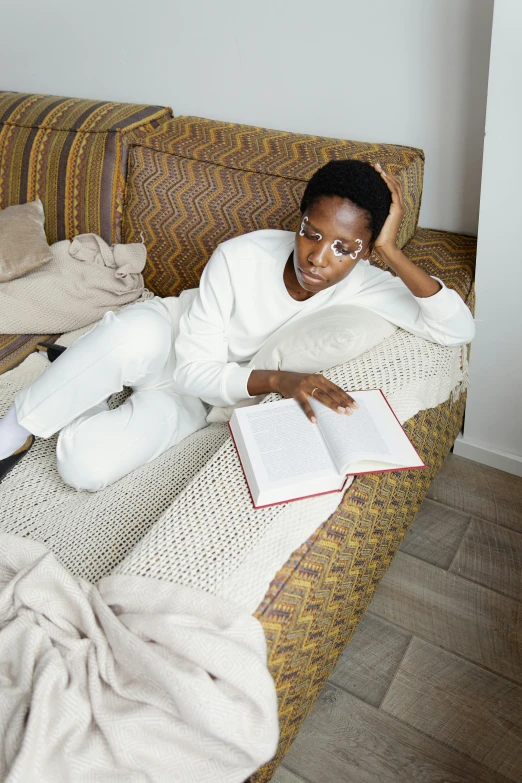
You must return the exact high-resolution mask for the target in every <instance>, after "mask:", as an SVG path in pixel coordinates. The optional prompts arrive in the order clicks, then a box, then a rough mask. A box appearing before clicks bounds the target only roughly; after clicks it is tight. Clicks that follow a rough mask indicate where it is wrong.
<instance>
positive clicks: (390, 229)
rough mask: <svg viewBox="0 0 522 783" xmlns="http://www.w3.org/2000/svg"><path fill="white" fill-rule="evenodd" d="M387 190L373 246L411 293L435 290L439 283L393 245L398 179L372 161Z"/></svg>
mask: <svg viewBox="0 0 522 783" xmlns="http://www.w3.org/2000/svg"><path fill="white" fill-rule="evenodd" d="M374 168H375V170H376V171H378V172H379V174H380V175H381V177H382V178H383V180H384V181H385V182H386V184H387V186H388V189H389V191H390V193H391V197H392V203H391V207H390V214H389V215H388V217H387V219H386V222H385V224H384V226H383V227H382V230H381V233H380V234H379V236H378V237H377V239H376V240H375V244H374V246H373V249H374V250H375V252H376V253H377V255H378V256H379V258H380V259H381V261H384V263H385V264H387V266H389V267H390V269H392V270H393V271H394V272H395V274H396V275H397V276H398V277H400V279H401V280H402V282H403V283H404V284H405V285H407V286H408V288H409V289H410V291H411V292H412V294H413V295H414V296H418V297H428V296H433V294H436V293H438V292H439V291H440V290H441V288H442V286H441V285H440V283H438V282H437V280H435V279H434V278H433V277H431V276H430V275H429V274H428V273H427V272H425V271H424V269H421V268H420V267H419V266H416V265H415V264H413V263H412V262H411V261H410V259H409V258H408V257H407V256H406V255H405V254H404V253H403V252H402V250H401V249H400V248H399V247H397V235H398V233H399V229H400V227H401V223H402V221H403V218H404V212H405V209H404V199H403V196H402V187H401V183H400V182H399V180H398V179H397V178H396V177H394V176H393V175H392V174H387V173H386V172H385V171H384V169H383V168H382V166H381V164H380V163H376V164H375V165H374Z"/></svg>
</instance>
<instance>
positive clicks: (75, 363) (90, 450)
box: [15, 299, 206, 492]
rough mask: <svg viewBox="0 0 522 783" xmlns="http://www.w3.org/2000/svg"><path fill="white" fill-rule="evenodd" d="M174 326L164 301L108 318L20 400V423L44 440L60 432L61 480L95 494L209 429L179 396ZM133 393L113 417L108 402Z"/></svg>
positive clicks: (200, 408) (196, 408)
mask: <svg viewBox="0 0 522 783" xmlns="http://www.w3.org/2000/svg"><path fill="white" fill-rule="evenodd" d="M176 330H177V324H174V323H173V320H172V319H171V318H170V317H169V312H168V310H167V308H166V307H164V306H163V305H162V304H161V300H159V299H153V300H149V301H146V302H140V303H139V304H135V305H130V306H128V307H125V308H123V309H122V310H120V311H119V312H118V313H113V312H109V313H106V315H105V316H104V318H103V320H102V321H100V323H99V324H97V325H96V326H95V327H94V329H92V330H91V331H90V332H88V333H87V334H85V335H83V336H82V337H80V338H79V339H78V340H77V341H76V342H75V343H73V344H72V345H71V346H70V347H69V348H68V349H67V351H65V353H63V354H62V355H61V356H60V357H59V358H58V359H56V360H55V361H54V362H53V364H51V365H50V366H49V367H48V368H47V369H46V370H45V371H44V372H43V373H42V375H40V376H39V377H38V378H37V379H36V380H35V381H34V382H33V383H32V384H31V385H30V386H28V387H27V388H26V389H23V390H22V391H21V392H19V393H18V394H17V396H16V399H15V405H16V413H17V418H18V421H19V423H20V424H21V425H22V426H23V427H26V429H28V430H29V431H30V432H32V433H33V434H34V435H38V436H40V437H42V438H47V437H49V436H51V435H53V434H54V433H56V432H58V431H59V432H60V434H59V436H58V443H57V448H56V455H57V468H58V472H59V473H60V476H61V477H62V479H63V480H64V481H65V483H66V484H69V485H70V486H71V487H74V488H75V489H87V490H90V491H91V492H95V491H97V490H99V489H103V488H104V487H106V486H107V485H108V484H112V483H113V482H114V481H117V480H118V479H120V478H121V477H122V476H125V475H126V474H127V473H130V472H131V471H132V470H135V469H136V468H137V467H139V466H140V465H144V464H145V463H147V462H150V461H151V460H153V459H155V458H156V457H158V456H159V455H160V454H162V453H163V452H164V451H166V449H169V448H170V447H171V446H174V445H175V444H176V443H179V441H181V440H183V438H186V437H187V436H188V435H190V434H191V433H192V432H195V431H196V430H198V429H201V427H204V426H205V425H206V410H205V407H204V405H203V403H202V402H201V400H199V399H198V398H196V397H187V396H182V395H180V394H178V393H176V392H175V391H174V388H173V382H172V370H173V366H174V364H173V363H174V361H175V357H174V350H173V344H174V338H175V336H176ZM124 386H128V387H131V388H132V389H133V393H132V394H131V396H130V397H129V398H128V399H127V400H126V401H125V402H124V403H123V404H122V405H120V406H119V407H118V408H115V409H114V410H109V406H108V404H107V398H108V397H109V396H110V395H111V394H114V393H115V392H118V391H121V390H122V388H123V387H124Z"/></svg>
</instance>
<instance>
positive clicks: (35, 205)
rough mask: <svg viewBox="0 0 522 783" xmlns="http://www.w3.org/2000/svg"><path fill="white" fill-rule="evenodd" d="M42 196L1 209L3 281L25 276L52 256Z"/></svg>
mask: <svg viewBox="0 0 522 783" xmlns="http://www.w3.org/2000/svg"><path fill="white" fill-rule="evenodd" d="M44 222H45V217H44V210H43V205H42V202H41V201H40V199H36V201H30V202H29V203H28V204H20V205H17V206H14V207H6V208H5V209H2V210H0V283H3V282H5V281H6V280H13V279H14V278H15V277H21V276H22V275H25V274H26V273H27V272H31V270H33V269H37V268H38V267H39V266H42V265H43V264H47V262H48V261H50V260H51V259H52V257H53V256H52V253H51V249H50V247H49V245H48V244H47V239H46V237H45V231H44Z"/></svg>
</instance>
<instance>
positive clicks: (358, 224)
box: [294, 196, 371, 294]
mask: <svg viewBox="0 0 522 783" xmlns="http://www.w3.org/2000/svg"><path fill="white" fill-rule="evenodd" d="M370 240H371V232H370V229H369V228H368V219H367V216H366V213H365V212H364V211H363V210H361V209H360V208H359V207H356V206H355V205H354V204H352V202H351V201H349V200H348V199H345V198H341V197H340V196H323V197H322V198H321V199H319V201H316V202H315V203H314V204H312V206H311V207H310V208H309V209H307V210H306V212H304V213H303V215H301V222H300V223H299V227H298V229H297V232H296V241H295V251H294V269H295V274H296V277H297V280H298V282H299V285H300V286H301V287H302V288H304V289H305V290H306V291H310V292H311V293H314V294H316V293H317V292H318V291H322V290H323V289H324V288H329V287H330V286H332V285H335V284H336V283H339V282H340V281H341V280H342V279H343V278H345V277H346V276H347V275H349V274H350V272H351V271H352V269H353V268H354V266H355V265H356V264H357V262H358V261H359V259H361V258H367V257H368V255H369V253H370V250H371V248H370Z"/></svg>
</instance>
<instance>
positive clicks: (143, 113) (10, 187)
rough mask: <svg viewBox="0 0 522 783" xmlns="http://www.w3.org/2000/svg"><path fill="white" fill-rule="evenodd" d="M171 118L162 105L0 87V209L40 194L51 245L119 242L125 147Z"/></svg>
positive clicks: (21, 202) (125, 162)
mask: <svg viewBox="0 0 522 783" xmlns="http://www.w3.org/2000/svg"><path fill="white" fill-rule="evenodd" d="M171 116H172V110H171V109H168V108H164V107H162V106H147V105H141V104H139V105H137V104H132V103H108V102H106V101H88V100H81V99H79V98H60V97H57V96H55V95H30V94H25V93H16V92H0V209H4V208H5V207H9V206H11V205H13V204H24V203H25V202H26V201H33V200H34V199H35V198H40V199H41V200H42V202H43V205H44V209H45V223H46V232H47V239H48V242H49V244H52V243H53V242H58V241H59V240H60V239H72V238H73V237H74V236H76V234H85V233H89V232H93V233H95V234H99V235H100V236H102V237H103V238H104V239H105V240H106V241H107V242H120V241H121V219H122V213H123V196H124V191H125V178H126V175H127V154H128V149H127V146H126V145H125V143H124V142H123V135H124V133H125V132H126V131H128V130H130V129H134V130H135V137H136V138H139V136H140V134H144V133H146V132H149V131H151V130H154V129H155V128H157V127H158V126H159V125H160V124H161V123H162V122H164V121H165V120H167V119H169V117H171Z"/></svg>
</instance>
